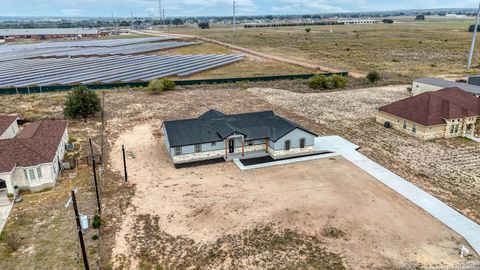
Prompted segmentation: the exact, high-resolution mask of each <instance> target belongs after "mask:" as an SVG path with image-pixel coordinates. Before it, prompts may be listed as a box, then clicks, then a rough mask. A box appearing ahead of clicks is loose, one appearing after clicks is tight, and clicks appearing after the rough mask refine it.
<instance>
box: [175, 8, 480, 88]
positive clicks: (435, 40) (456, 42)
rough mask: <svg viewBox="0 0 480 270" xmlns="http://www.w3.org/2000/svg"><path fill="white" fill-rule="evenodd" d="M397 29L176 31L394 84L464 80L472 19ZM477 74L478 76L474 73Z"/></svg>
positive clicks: (403, 22) (402, 24) (405, 22)
mask: <svg viewBox="0 0 480 270" xmlns="http://www.w3.org/2000/svg"><path fill="white" fill-rule="evenodd" d="M395 21H396V23H395V24H393V25H388V24H382V23H379V24H375V25H351V26H345V25H339V26H311V27H310V26H309V28H311V29H312V31H311V32H310V33H306V32H305V28H306V27H279V28H255V29H244V28H241V27H240V28H239V29H238V30H237V34H236V36H235V37H234V36H233V32H232V29H231V28H230V27H226V26H219V25H212V27H211V29H207V30H201V29H198V28H195V27H193V26H190V27H179V28H173V29H171V32H172V33H178V34H189V35H196V36H201V37H207V38H212V39H215V40H219V41H223V42H227V43H232V44H235V45H239V46H243V47H247V48H249V49H254V50H258V51H260V52H265V53H270V54H273V55H278V56H285V57H288V58H291V59H296V60H301V61H305V62H307V63H312V64H318V65H322V66H327V67H332V68H337V69H344V70H348V71H358V72H364V73H367V72H369V71H371V70H378V71H381V72H383V73H384V76H385V79H386V80H390V81H391V82H398V81H404V82H407V81H408V80H410V79H412V78H415V77H419V76H431V75H448V76H452V77H459V76H460V77H462V76H465V75H466V73H465V69H464V67H465V66H466V62H467V56H468V50H469V47H470V42H471V36H472V35H471V33H468V32H467V29H468V26H469V25H470V24H472V23H474V21H473V19H463V20H459V19H454V20H452V19H431V18H428V17H427V20H426V21H424V22H415V21H413V20H412V19H411V18H409V19H406V18H401V19H396V18H395ZM473 72H474V73H475V72H476V73H478V72H479V70H478V69H476V70H474V71H473Z"/></svg>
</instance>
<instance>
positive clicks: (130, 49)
mask: <svg viewBox="0 0 480 270" xmlns="http://www.w3.org/2000/svg"><path fill="white" fill-rule="evenodd" d="M195 44H199V42H154V43H138V44H130V45H123V46H116V47H60V48H38V49H27V50H19V51H13V52H10V53H0V61H13V60H18V59H29V58H40V57H68V56H71V57H78V56H93V55H127V54H139V53H147V52H152V51H159V50H165V49H171V48H177V47H182V46H189V45H195Z"/></svg>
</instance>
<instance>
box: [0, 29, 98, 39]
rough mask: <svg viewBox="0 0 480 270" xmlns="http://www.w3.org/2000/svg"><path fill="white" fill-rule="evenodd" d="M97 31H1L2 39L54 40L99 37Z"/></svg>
mask: <svg viewBox="0 0 480 270" xmlns="http://www.w3.org/2000/svg"><path fill="white" fill-rule="evenodd" d="M99 35H100V32H99V31H98V30H97V29H86V28H25V29H0V39H4V40H15V39H36V40H44V39H54V38H73V37H75V38H78V37H98V36H99Z"/></svg>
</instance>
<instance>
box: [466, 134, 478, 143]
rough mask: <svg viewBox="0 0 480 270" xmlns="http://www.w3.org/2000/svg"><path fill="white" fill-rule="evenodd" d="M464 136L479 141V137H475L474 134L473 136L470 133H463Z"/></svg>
mask: <svg viewBox="0 0 480 270" xmlns="http://www.w3.org/2000/svg"><path fill="white" fill-rule="evenodd" d="M465 137H466V138H469V139H470V140H472V141H476V142H480V138H477V137H475V136H473V135H471V134H469V135H465Z"/></svg>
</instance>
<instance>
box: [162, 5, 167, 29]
mask: <svg viewBox="0 0 480 270" xmlns="http://www.w3.org/2000/svg"><path fill="white" fill-rule="evenodd" d="M162 20H163V29H164V30H165V29H166V28H167V25H166V22H165V9H163V10H162Z"/></svg>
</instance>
